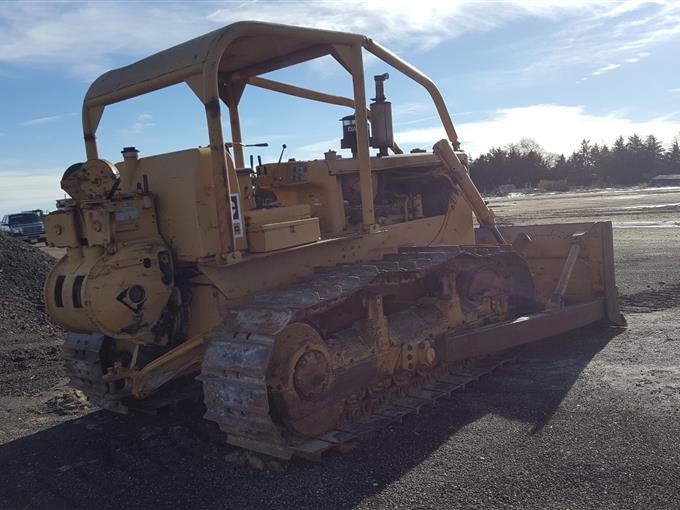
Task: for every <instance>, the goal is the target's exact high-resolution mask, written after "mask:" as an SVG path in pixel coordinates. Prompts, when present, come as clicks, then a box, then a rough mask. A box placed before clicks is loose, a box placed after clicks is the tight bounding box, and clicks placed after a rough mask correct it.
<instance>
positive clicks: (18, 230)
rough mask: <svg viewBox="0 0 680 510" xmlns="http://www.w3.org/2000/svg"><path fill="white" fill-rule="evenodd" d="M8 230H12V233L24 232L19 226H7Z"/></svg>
mask: <svg viewBox="0 0 680 510" xmlns="http://www.w3.org/2000/svg"><path fill="white" fill-rule="evenodd" d="M9 230H10V232H12V234H23V233H24V229H23V228H21V227H9Z"/></svg>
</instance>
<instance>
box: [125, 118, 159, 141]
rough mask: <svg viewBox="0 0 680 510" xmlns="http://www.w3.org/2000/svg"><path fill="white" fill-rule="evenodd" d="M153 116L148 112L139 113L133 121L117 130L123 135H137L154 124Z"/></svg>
mask: <svg viewBox="0 0 680 510" xmlns="http://www.w3.org/2000/svg"><path fill="white" fill-rule="evenodd" d="M155 125H156V123H155V122H153V116H152V115H151V114H150V113H140V114H139V115H137V117H136V118H135V121H134V122H133V123H132V124H131V125H130V126H128V127H126V128H122V129H119V130H118V132H119V133H120V134H121V135H123V136H128V135H138V134H140V133H141V132H142V131H144V130H145V129H147V128H150V127H153V126H155Z"/></svg>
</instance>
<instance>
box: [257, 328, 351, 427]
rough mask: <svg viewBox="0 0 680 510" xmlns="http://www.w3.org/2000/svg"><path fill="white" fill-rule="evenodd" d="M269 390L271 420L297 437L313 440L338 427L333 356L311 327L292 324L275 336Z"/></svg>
mask: <svg viewBox="0 0 680 510" xmlns="http://www.w3.org/2000/svg"><path fill="white" fill-rule="evenodd" d="M267 387H268V388H269V396H270V407H271V413H272V418H273V419H274V420H275V421H278V422H280V423H281V424H282V425H283V426H284V427H285V428H286V429H288V430H289V431H291V432H293V433H294V434H295V435H299V436H303V437H313V436H317V435H321V434H323V433H324V432H327V431H328V430H332V429H333V428H335V427H336V426H337V425H338V423H339V420H340V415H341V412H342V407H343V405H342V399H341V398H339V397H338V396H337V395H336V391H335V390H336V387H335V378H334V375H333V369H332V359H331V355H330V353H329V352H328V349H327V347H326V344H325V342H324V341H323V339H322V337H321V335H320V334H319V333H318V331H317V330H316V329H315V328H313V327H312V326H310V325H309V324H306V323H302V322H296V323H293V324H289V325H288V326H286V328H285V329H284V330H283V331H282V332H281V333H279V334H278V335H277V336H276V340H275V342H274V351H273V354H272V357H271V360H270V363H269V370H268V372H267Z"/></svg>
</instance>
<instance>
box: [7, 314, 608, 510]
mask: <svg viewBox="0 0 680 510" xmlns="http://www.w3.org/2000/svg"><path fill="white" fill-rule="evenodd" d="M616 334H618V331H617V330H615V329H610V328H601V327H593V328H589V329H585V330H581V331H578V332H574V333H570V334H567V335H562V336H559V337H555V338H551V339H548V340H545V341H543V342H541V343H538V344H535V345H533V346H530V347H526V348H523V349H519V350H516V351H514V352H513V356H515V357H516V358H517V361H516V362H515V363H513V364H511V365H509V366H508V367H506V368H503V369H501V370H500V371H499V372H498V373H497V374H496V375H495V376H493V377H491V378H489V379H486V380H483V381H481V382H480V383H478V384H476V385H474V386H473V387H471V388H470V389H469V390H468V391H467V392H465V393H461V394H458V395H456V396H454V397H453V398H451V399H449V400H446V401H445V402H444V403H443V404H442V405H440V406H439V407H437V408H434V409H426V410H425V411H423V412H422V413H421V415H419V416H417V417H409V418H407V419H406V420H405V422H404V423H403V424H401V425H396V426H394V427H392V428H390V429H388V430H386V431H385V432H384V434H383V435H382V436H380V437H378V438H375V439H374V440H372V441H367V442H364V443H362V444H361V445H359V446H358V447H357V448H355V449H354V450H352V451H350V452H348V453H345V454H340V453H330V454H328V455H327V456H326V457H325V459H324V460H323V462H321V463H319V464H310V463H306V462H304V461H293V462H290V463H288V464H284V465H283V468H282V470H281V471H280V472H277V471H275V470H273V469H270V470H265V471H257V470H254V469H252V468H250V467H247V466H243V465H239V464H235V463H231V462H227V461H225V456H227V455H228V454H230V453H231V452H233V451H234V450H233V449H232V448H231V447H229V446H224V445H223V444H221V443H220V440H221V436H220V434H221V433H220V432H219V431H218V430H215V428H213V426H212V425H211V424H209V423H207V422H205V421H203V420H194V419H191V418H190V414H189V413H187V412H185V413H181V412H173V413H168V414H162V415H160V416H119V415H114V414H111V413H108V412H105V411H98V412H94V413H92V414H90V415H87V416H85V417H83V418H80V419H77V420H72V421H69V422H65V423H63V424H61V425H59V426H56V427H53V428H50V429H48V430H44V431H42V432H39V433H36V434H32V435H30V436H27V437H24V438H22V439H18V440H16V441H13V442H11V443H8V444H5V445H3V446H0V473H2V475H0V507H2V508H74V509H75V508H88V509H89V508H171V507H172V508H274V507H276V508H282V507H284V508H288V507H290V508H320V507H323V508H347V507H351V506H354V505H357V504H358V503H360V502H361V501H363V500H365V499H366V498H369V497H370V496H372V495H374V494H376V493H378V492H380V491H381V490H382V489H383V488H385V487H386V486H387V485H389V484H391V483H393V482H394V481H396V480H399V479H400V478H401V477H403V476H405V475H406V474H407V473H408V472H409V471H410V470H412V469H414V468H415V467H417V466H418V465H419V464H420V463H422V462H424V461H425V460H426V459H428V457H429V456H431V455H432V454H433V452H435V451H436V450H437V449H439V448H440V447H441V446H442V445H443V444H444V443H446V444H447V448H448V447H449V444H453V445H454V447H455V448H459V449H462V450H463V451H464V448H465V445H464V444H459V443H463V442H464V440H463V439H461V435H462V434H463V431H462V429H463V428H464V427H465V426H466V425H468V424H470V423H472V422H475V421H476V420H479V419H480V418H482V417H485V416H487V415H489V414H492V415H495V416H500V417H502V418H505V419H508V420H513V421H517V422H520V423H521V424H522V426H523V430H525V432H524V433H523V434H522V435H523V437H524V438H530V437H531V436H532V435H533V434H537V433H540V431H541V429H542V428H543V427H544V426H545V425H546V424H547V423H548V422H549V420H550V418H551V417H552V416H553V414H554V413H555V412H556V410H557V409H558V407H559V405H560V403H561V402H562V400H563V398H564V397H565V395H566V394H567V392H568V391H569V389H570V388H571V387H572V385H573V384H574V382H575V381H576V380H577V378H578V377H579V374H581V372H582V371H583V369H584V368H585V367H586V366H587V365H588V363H589V362H590V360H591V359H592V358H593V357H594V356H595V355H596V354H597V353H598V352H599V351H600V350H601V349H602V348H603V347H604V346H605V345H606V344H607V343H608V342H609V341H610V340H611V339H612V338H613V337H614V336H616ZM479 440H480V441H484V440H488V438H483V437H480V438H479ZM457 442H458V443H457ZM274 467H275V466H274ZM465 468H466V459H465V457H464V456H461V458H460V469H461V470H463V469H465Z"/></svg>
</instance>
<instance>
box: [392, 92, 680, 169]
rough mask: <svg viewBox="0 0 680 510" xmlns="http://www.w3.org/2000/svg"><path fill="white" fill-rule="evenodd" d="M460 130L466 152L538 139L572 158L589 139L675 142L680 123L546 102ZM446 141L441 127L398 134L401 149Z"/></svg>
mask: <svg viewBox="0 0 680 510" xmlns="http://www.w3.org/2000/svg"><path fill="white" fill-rule="evenodd" d="M456 131H457V132H458V136H459V137H460V139H461V143H462V148H463V149H465V150H466V151H468V152H469V153H470V154H471V155H473V156H478V155H479V154H482V153H484V152H486V151H488V150H489V149H490V148H491V147H499V146H504V145H506V144H508V143H513V142H517V141H518V140H520V139H522V138H533V139H534V140H536V141H537V142H538V143H539V144H540V145H542V146H543V147H544V148H545V149H546V150H547V151H549V152H555V153H558V154H560V153H565V154H569V153H571V152H572V151H573V150H575V149H577V148H578V146H579V144H580V143H581V140H583V139H584V138H585V139H588V140H590V141H591V142H592V143H606V144H608V145H611V144H612V143H613V142H614V140H615V139H616V138H617V137H618V136H620V135H621V136H624V137H627V136H630V135H632V134H633V133H637V134H639V135H640V136H644V135H648V134H654V135H655V136H656V137H657V138H659V140H661V142H662V143H665V144H670V142H671V141H672V140H673V137H674V136H676V135H677V134H678V133H680V119H678V118H677V117H672V116H670V117H660V118H653V119H648V120H645V121H636V120H633V119H630V118H627V117H625V116H623V115H618V114H609V115H595V114H592V113H588V112H587V111H586V110H585V108H584V107H582V106H562V105H552V104H545V105H533V106H526V107H519V108H507V109H502V110H498V111H496V112H494V114H493V116H492V117H491V118H490V119H488V120H482V121H475V122H463V123H459V124H457V125H456ZM441 138H445V133H444V131H443V129H441V128H427V129H412V130H405V131H398V132H396V133H395V140H396V142H397V143H398V144H400V145H401V146H402V147H404V146H406V147H413V146H415V145H419V146H420V147H422V148H430V147H431V146H432V145H433V144H434V142H436V141H437V140H439V139H441Z"/></svg>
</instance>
